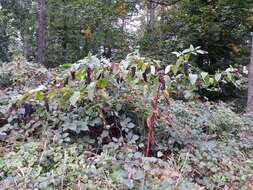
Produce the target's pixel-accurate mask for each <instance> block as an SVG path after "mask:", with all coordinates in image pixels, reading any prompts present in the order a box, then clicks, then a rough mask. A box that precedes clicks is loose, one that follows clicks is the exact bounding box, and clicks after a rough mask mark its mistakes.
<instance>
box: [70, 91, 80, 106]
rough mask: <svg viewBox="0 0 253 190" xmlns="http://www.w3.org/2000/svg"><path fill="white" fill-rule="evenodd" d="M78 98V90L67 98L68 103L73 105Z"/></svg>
mask: <svg viewBox="0 0 253 190" xmlns="http://www.w3.org/2000/svg"><path fill="white" fill-rule="evenodd" d="M79 98H80V91H76V92H74V94H73V95H72V96H71V97H70V99H69V102H70V104H71V105H72V106H75V105H76V103H77V101H78V99H79Z"/></svg>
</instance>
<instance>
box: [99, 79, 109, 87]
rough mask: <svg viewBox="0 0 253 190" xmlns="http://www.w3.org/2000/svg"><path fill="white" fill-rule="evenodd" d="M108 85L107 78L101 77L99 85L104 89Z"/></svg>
mask: <svg viewBox="0 0 253 190" xmlns="http://www.w3.org/2000/svg"><path fill="white" fill-rule="evenodd" d="M106 86H107V81H106V80H105V79H99V80H98V83H97V87H98V88H100V89H104V88H105V87H106Z"/></svg>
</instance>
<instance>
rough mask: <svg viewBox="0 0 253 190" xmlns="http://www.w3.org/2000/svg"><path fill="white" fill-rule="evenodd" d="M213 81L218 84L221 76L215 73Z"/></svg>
mask: <svg viewBox="0 0 253 190" xmlns="http://www.w3.org/2000/svg"><path fill="white" fill-rule="evenodd" d="M214 79H215V80H216V82H219V81H220V79H221V74H220V73H216V74H215V76H214Z"/></svg>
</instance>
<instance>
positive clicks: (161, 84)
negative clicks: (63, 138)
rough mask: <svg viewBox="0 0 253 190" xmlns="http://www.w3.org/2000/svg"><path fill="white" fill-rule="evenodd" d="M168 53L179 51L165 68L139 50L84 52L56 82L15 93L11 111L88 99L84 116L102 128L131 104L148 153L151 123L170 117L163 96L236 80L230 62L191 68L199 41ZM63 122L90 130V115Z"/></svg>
mask: <svg viewBox="0 0 253 190" xmlns="http://www.w3.org/2000/svg"><path fill="white" fill-rule="evenodd" d="M173 53H174V54H176V55H177V56H178V61H177V62H176V63H175V64H172V65H168V66H167V67H166V68H162V67H161V66H160V64H159V61H155V60H151V59H147V58H144V57H141V56H140V54H139V52H138V51H135V52H133V53H131V54H129V55H128V56H127V57H126V59H124V60H122V61H121V62H120V63H117V62H110V61H109V60H107V59H103V58H102V59H99V58H97V57H96V56H94V55H91V54H89V55H88V57H86V58H84V59H82V60H79V61H78V62H77V63H75V64H73V65H70V64H68V65H62V66H61V67H60V68H61V69H62V75H63V76H64V80H62V81H61V82H60V83H59V84H58V83H57V82H56V84H52V85H49V86H47V87H45V86H40V87H39V88H37V89H34V90H32V91H29V92H27V93H26V94H24V95H23V96H21V97H18V98H17V99H16V100H15V101H14V103H13V104H12V106H11V108H10V112H11V113H15V111H16V110H17V109H19V108H20V107H25V110H24V112H25V113H24V115H25V116H31V115H32V113H33V112H34V111H35V110H34V109H33V104H36V105H42V106H44V107H45V109H46V110H47V111H56V110H73V109H74V108H78V107H84V105H88V106H86V108H87V110H85V111H86V112H89V113H90V114H89V116H90V117H93V118H92V119H95V120H94V122H95V123H96V122H97V121H98V120H99V121H98V122H97V123H99V125H101V126H102V128H107V127H108V125H110V124H111V123H112V121H111V120H112V119H111V116H114V117H116V118H117V117H118V118H120V115H119V113H123V114H126V113H125V112H127V107H128V106H127V105H128V104H130V105H132V107H130V109H131V111H132V113H135V114H136V113H140V115H141V116H142V117H141V118H138V116H135V117H137V122H138V125H139V126H142V129H146V131H147V142H146V145H145V147H144V151H145V154H146V155H147V156H149V155H151V153H152V151H151V150H152V146H153V145H154V142H155V135H154V127H155V126H156V125H157V124H158V122H166V123H168V124H169V123H170V118H169V116H168V115H166V114H165V113H163V111H162V110H161V108H160V105H161V103H162V102H165V103H167V104H168V105H170V97H171V95H173V94H176V95H178V96H179V95H180V94H184V97H185V99H190V98H193V97H194V95H196V92H197V91H198V90H199V89H200V88H219V82H221V81H224V82H233V84H235V85H237V84H238V80H237V78H236V77H235V73H236V72H237V71H236V70H235V69H233V68H230V69H229V70H226V71H224V72H222V73H217V74H215V75H209V74H208V73H204V72H198V73H194V71H195V69H194V68H193V66H191V65H190V64H189V59H190V56H191V55H192V54H194V55H197V54H204V53H206V52H204V51H202V50H200V47H197V48H194V47H193V46H191V47H190V48H189V49H186V50H184V51H183V52H173ZM88 110H90V111H88ZM27 112H29V113H27ZM91 115H93V116H91ZM137 115H138V114H137ZM90 117H89V118H90ZM68 122H69V123H68V124H66V125H65V126H67V128H68V129H72V130H74V131H75V132H77V133H80V131H81V130H82V129H80V127H78V125H85V128H84V129H85V131H89V129H90V128H89V127H88V126H90V125H91V124H89V123H87V122H89V121H80V122H73V123H72V124H71V125H70V123H71V121H68ZM75 123H77V125H75ZM113 123H114V124H115V125H116V127H120V128H121V129H123V128H124V126H122V122H121V124H118V121H117V119H116V120H115V121H114V119H113ZM128 123H129V122H128ZM131 125H132V124H131ZM130 128H131V127H130Z"/></svg>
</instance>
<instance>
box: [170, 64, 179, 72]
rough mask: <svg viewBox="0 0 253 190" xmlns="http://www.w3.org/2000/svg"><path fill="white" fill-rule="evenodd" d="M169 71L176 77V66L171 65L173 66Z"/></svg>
mask: <svg viewBox="0 0 253 190" xmlns="http://www.w3.org/2000/svg"><path fill="white" fill-rule="evenodd" d="M171 70H172V72H173V74H174V75H176V74H177V72H178V69H177V65H175V64H173V65H172V66H171Z"/></svg>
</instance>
